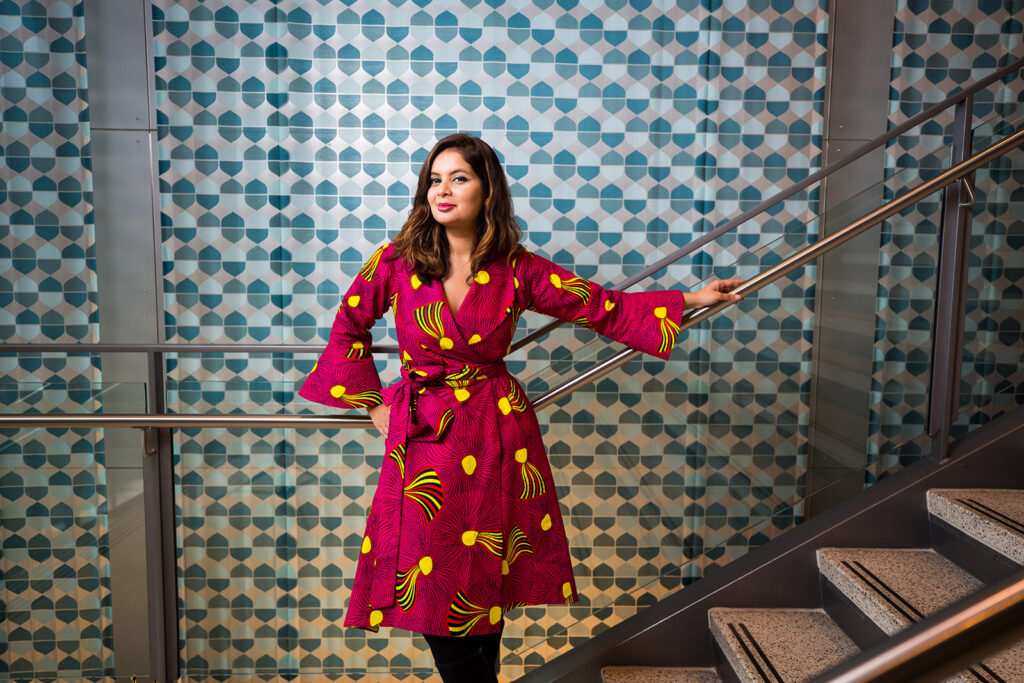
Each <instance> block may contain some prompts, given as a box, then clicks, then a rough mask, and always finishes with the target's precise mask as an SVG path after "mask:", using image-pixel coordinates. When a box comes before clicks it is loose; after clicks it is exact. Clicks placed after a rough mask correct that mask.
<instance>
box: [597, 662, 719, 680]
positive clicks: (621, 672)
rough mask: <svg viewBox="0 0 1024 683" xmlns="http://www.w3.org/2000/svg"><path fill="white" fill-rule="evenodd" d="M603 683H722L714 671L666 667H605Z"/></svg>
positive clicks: (602, 674) (602, 677) (602, 675)
mask: <svg viewBox="0 0 1024 683" xmlns="http://www.w3.org/2000/svg"><path fill="white" fill-rule="evenodd" d="M601 680H603V681H604V683H722V679H721V678H719V677H718V674H717V673H716V672H715V670H714V669H687V668H676V667H666V666H606V667H604V668H603V669H601Z"/></svg>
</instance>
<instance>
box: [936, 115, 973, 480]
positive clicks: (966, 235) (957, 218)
mask: <svg viewBox="0 0 1024 683" xmlns="http://www.w3.org/2000/svg"><path fill="white" fill-rule="evenodd" d="M973 104H974V97H973V96H968V97H966V98H964V100H963V101H961V102H960V103H959V104H957V107H956V120H955V122H954V132H953V163H954V164H956V163H961V162H962V161H963V160H964V159H965V158H966V157H967V156H968V155H969V154H970V151H971V142H972V139H973V137H972V130H971V119H972V106H973ZM965 198H967V199H966V201H965ZM943 201H944V206H943V210H942V236H941V242H940V246H939V272H938V283H937V285H936V300H935V322H934V325H933V329H934V339H933V341H934V347H933V349H932V368H931V370H932V371H931V397H930V400H929V406H928V434H929V435H930V436H931V437H932V444H931V452H930V455H931V457H933V458H938V459H939V460H945V459H946V458H947V457H949V429H950V426H951V425H952V424H953V423H954V422H955V421H956V416H957V411H958V410H959V406H960V368H961V360H962V358H963V348H964V313H965V310H964V308H965V301H964V299H965V297H966V293H967V262H968V255H969V253H970V249H971V214H972V209H973V208H974V174H973V173H970V174H968V175H966V176H964V177H963V178H962V179H961V180H959V181H957V182H956V183H953V184H950V185H948V186H946V192H945V196H944V198H943Z"/></svg>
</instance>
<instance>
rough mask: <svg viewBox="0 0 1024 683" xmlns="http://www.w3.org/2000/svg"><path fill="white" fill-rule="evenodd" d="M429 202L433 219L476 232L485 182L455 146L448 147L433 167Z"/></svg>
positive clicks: (456, 227) (446, 226)
mask: <svg viewBox="0 0 1024 683" xmlns="http://www.w3.org/2000/svg"><path fill="white" fill-rule="evenodd" d="M427 203H428V204H429V205H430V213H431V215H432V216H433V217H434V220H435V221H437V222H438V223H440V224H441V225H443V226H444V227H445V229H446V230H449V231H452V230H454V231H456V232H460V233H466V234H475V233H476V231H477V227H478V226H479V224H480V212H481V210H482V209H483V205H484V185H483V182H482V181H481V180H480V178H479V177H478V176H477V175H476V174H475V173H473V169H472V167H471V166H470V165H469V163H468V162H467V161H466V160H465V159H464V158H463V157H462V154H460V153H459V151H458V150H455V149H446V150H444V151H443V152H441V153H440V154H438V155H437V156H436V157H434V163H433V165H432V166H431V167H430V187H429V189H428V190H427Z"/></svg>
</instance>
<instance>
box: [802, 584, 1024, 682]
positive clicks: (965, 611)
mask: <svg viewBox="0 0 1024 683" xmlns="http://www.w3.org/2000/svg"><path fill="white" fill-rule="evenodd" d="M1022 639H1024V570H1022V571H1019V572H1017V573H1016V574H1015V575H1013V576H1011V577H1010V578H1008V579H1005V580H1003V581H1001V582H1000V583H997V584H994V585H992V586H987V587H985V588H983V589H982V590H980V591H978V592H977V593H975V594H973V595H970V596H968V597H967V598H965V599H964V600H961V601H960V602H957V603H955V604H953V605H951V606H949V607H947V608H945V609H944V610H942V611H941V612H939V613H937V614H933V615H932V616H930V617H929V618H927V619H925V620H923V621H921V622H918V623H916V624H914V625H913V626H911V627H909V628H907V629H906V630H904V631H901V632H900V633H899V634H898V635H896V636H893V637H892V638H890V639H889V640H887V641H885V642H883V643H880V644H879V645H878V646H876V647H874V648H872V649H869V650H867V651H865V652H862V653H861V654H859V655H857V656H856V657H854V658H853V659H849V660H847V661H846V662H844V663H843V664H840V665H839V666H838V667H836V668H834V669H832V670H831V671H828V672H826V673H824V674H821V675H820V676H818V677H817V678H815V679H813V681H811V683H869V682H870V683H902V682H905V681H921V680H930V681H931V680H935V681H938V680H943V679H944V678H945V677H946V676H952V675H954V674H955V673H956V672H958V671H962V670H963V669H965V668H967V667H969V666H971V665H972V664H975V663H977V662H979V661H981V660H982V659H984V658H985V657H987V656H988V655H991V654H995V653H996V652H999V651H1000V650H1003V649H1005V648H1007V647H1009V646H1011V645H1013V644H1014V643H1017V642H1019V641H1020V640H1022Z"/></svg>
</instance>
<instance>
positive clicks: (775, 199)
mask: <svg viewBox="0 0 1024 683" xmlns="http://www.w3.org/2000/svg"><path fill="white" fill-rule="evenodd" d="M1020 69H1024V57H1018V58H1017V59H1015V60H1014V61H1012V62H1010V63H1009V64H1007V65H1006V66H1004V67H1002V68H1001V69H998V70H997V71H994V72H992V73H991V74H989V75H988V76H986V77H985V78H982V79H981V80H979V81H977V82H975V83H974V84H973V85H971V86H969V87H967V88H964V89H963V90H961V91H959V92H958V93H956V94H954V95H950V96H949V97H947V98H946V99H944V100H943V101H942V102H939V103H938V104H935V105H932V106H931V107H929V108H928V109H925V110H924V111H922V112H920V113H918V114H915V115H914V116H912V117H910V118H909V119H907V120H906V121H904V122H903V123H901V124H899V125H897V126H894V127H893V128H891V129H889V130H888V131H886V132H885V133H882V134H881V135H879V136H877V137H875V138H874V139H872V140H869V141H868V142H865V143H864V144H863V145H861V146H860V147H858V148H857V149H855V150H853V151H852V152H850V153H849V154H847V155H846V156H843V157H842V158H840V159H837V160H836V161H833V162H831V163H830V164H828V165H826V166H823V167H822V168H820V169H819V170H817V171H815V172H814V173H812V174H811V175H809V176H807V177H806V178H804V179H803V180H801V181H800V182H798V183H795V184H793V185H790V186H789V187H787V188H786V189H785V190H781V191H779V192H777V193H776V194H774V195H772V196H771V197H769V198H768V199H765V200H762V201H761V202H760V203H758V204H757V205H756V206H753V207H751V208H750V209H748V210H746V211H744V212H743V213H741V214H740V215H739V216H737V217H736V218H733V219H731V220H729V221H727V222H726V223H724V224H722V225H721V226H719V227H717V228H715V229H714V230H712V231H711V232H708V233H705V234H704V235H701V236H700V237H698V238H697V239H694V240H691V241H690V242H688V243H687V244H685V245H684V246H682V247H680V248H679V249H677V250H676V251H674V252H672V253H671V254H669V255H667V256H665V257H663V258H661V259H660V260H659V261H656V262H655V263H654V264H653V265H650V266H648V267H646V268H644V269H643V270H641V271H640V272H639V273H636V274H635V275H631V276H630V277H628V278H626V279H625V280H623V281H622V282H619V283H617V284H615V285H612V286H610V287H608V289H614V290H625V289H628V288H629V287H632V286H633V285H635V284H636V283H637V282H640V281H641V280H644V279H646V278H648V277H650V276H651V275H653V274H654V273H656V272H658V271H659V270H662V269H664V268H666V267H668V266H670V265H672V264H673V263H675V262H676V261H678V260H680V259H682V258H684V257H686V256H689V255H690V254H692V253H693V252H695V251H697V250H698V249H700V248H701V247H703V246H705V245H707V244H709V243H711V242H713V241H714V240H716V239H718V238H719V237H721V236H722V235H724V234H726V233H727V232H731V231H732V230H735V229H736V228H738V227H739V226H741V225H743V224H744V223H746V222H747V221H749V220H751V219H752V218H754V217H756V216H758V215H760V214H762V213H764V212H765V211H767V210H768V209H770V208H772V207H773V206H775V205H777V204H779V203H781V202H784V201H785V200H787V199H789V198H790V197H792V196H793V195H795V194H797V193H798V192H801V191H803V190H805V189H807V188H808V187H810V186H811V185H813V184H815V183H817V182H818V181H820V180H823V179H824V178H826V177H827V176H829V175H832V174H833V173H835V172H836V171H838V170H840V169H842V168H845V167H846V166H849V165H850V164H852V163H853V162H854V161H857V160H858V159H860V158H861V157H863V156H865V155H866V154H868V153H869V152H871V151H873V150H875V149H877V148H878V147H881V146H882V145H884V144H886V143H888V142H891V141H892V140H895V139H896V138H898V137H899V136H900V135H903V134H904V133H905V132H907V131H908V130H910V129H912V128H914V127H915V126H918V125H920V124H922V123H924V122H925V121H928V120H929V119H932V118H934V117H935V116H936V115H937V114H939V113H941V112H943V111H945V110H946V109H949V108H950V107H952V106H955V105H957V104H959V103H960V102H963V101H965V100H966V99H967V98H969V97H972V96H973V95H974V94H975V93H978V92H980V91H981V90H984V89H985V88H987V87H988V86H990V85H992V84H993V83H995V82H996V81H999V80H1002V79H1003V78H1005V77H1006V76H1008V75H1009V74H1011V73H1013V72H1015V71H1018V70H1020ZM563 324H564V323H563V322H562V321H560V320H555V321H552V322H550V323H547V324H546V325H544V326H542V327H540V328H538V329H536V330H534V331H533V332H531V333H529V334H528V335H526V336H525V337H523V338H521V339H519V340H518V341H516V342H514V343H513V344H512V346H511V348H510V351H518V350H519V349H521V348H522V347H523V346H525V345H526V344H529V343H530V342H532V341H534V340H536V339H538V338H540V337H543V336H544V335H545V334H548V333H549V332H551V331H552V330H554V329H555V328H557V327H559V326H561V325H563ZM322 349H323V347H322V346H320V345H315V346H314V345H312V344H189V343H162V344H103V343H98V344H65V343H55V344H54V343H44V344H37V343H32V344H28V343H20V344H0V351H3V352H11V353H18V352H44V351H51V352H55V353H75V352H81V353H89V352H96V353H99V352H102V353H106V352H110V353H132V352H135V353H144V352H167V353H319V352H320V351H321V350H322ZM371 351H373V352H377V353H398V347H397V346H395V345H385V346H374V347H372V349H371Z"/></svg>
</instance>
